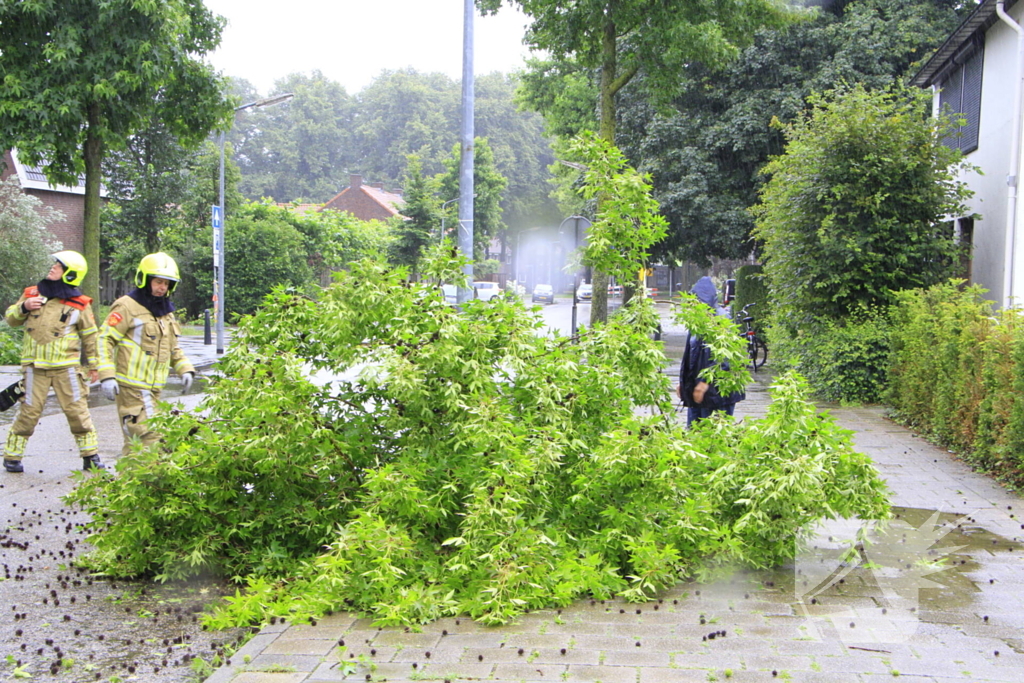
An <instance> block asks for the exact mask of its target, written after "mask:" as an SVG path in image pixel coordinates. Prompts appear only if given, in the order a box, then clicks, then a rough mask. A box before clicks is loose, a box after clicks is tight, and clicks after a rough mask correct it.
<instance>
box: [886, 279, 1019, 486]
mask: <svg viewBox="0 0 1024 683" xmlns="http://www.w3.org/2000/svg"><path fill="white" fill-rule="evenodd" d="M959 284H960V283H958V282H956V281H951V282H949V283H946V284H940V285H935V286H933V287H930V288H928V289H922V290H913V291H907V292H901V293H900V294H899V295H898V303H897V304H896V305H895V306H894V307H893V309H892V332H891V340H892V356H891V365H890V369H889V378H888V381H887V383H886V392H885V398H886V400H887V402H888V403H890V405H891V406H892V408H893V411H894V415H895V417H896V418H897V419H900V420H902V421H903V422H905V423H907V424H908V425H910V426H912V427H914V428H916V429H918V430H920V431H922V432H924V433H926V434H929V435H931V436H932V437H934V438H935V439H936V440H937V441H939V442H940V443H942V444H943V445H945V446H947V447H950V448H953V449H954V450H955V451H956V452H958V453H959V454H961V456H962V457H963V458H964V459H965V460H967V461H968V462H971V463H972V464H974V465H975V466H977V467H979V468H980V469H983V470H986V471H988V472H991V473H992V474H994V475H995V476H997V477H998V478H1000V479H1002V480H1004V481H1006V482H1008V483H1011V484H1013V485H1015V486H1021V485H1024V405H1022V401H1021V400H1020V398H1019V397H1020V396H1021V395H1022V394H1021V392H1022V391H1024V314H1022V313H1021V312H1020V311H1017V310H1013V309H1011V310H1002V311H998V312H995V311H993V304H992V302H990V301H987V300H985V299H984V298H983V295H984V290H983V289H981V288H980V287H976V286H974V287H967V288H963V289H961V288H960V287H959Z"/></svg>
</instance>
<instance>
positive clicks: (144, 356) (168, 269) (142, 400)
mask: <svg viewBox="0 0 1024 683" xmlns="http://www.w3.org/2000/svg"><path fill="white" fill-rule="evenodd" d="M180 280H181V277H180V276H179V275H178V264H177V263H175V262H174V259H173V258H171V257H170V256H168V255H167V254H165V253H163V252H158V253H155V254H149V255H147V256H146V257H145V258H143V259H142V261H140V262H139V267H138V269H137V270H136V271H135V289H133V290H132V291H130V292H128V294H126V295H125V296H122V297H121V298H120V299H118V300H117V301H115V302H114V305H113V306H112V307H111V309H110V314H109V315H107V320H106V322H104V323H103V326H102V328H101V329H100V343H99V373H100V381H101V383H102V387H103V395H104V396H105V397H106V398H107V399H109V400H111V401H116V403H117V415H118V418H119V419H120V421H121V429H122V431H123V432H124V448H123V449H122V450H121V454H122V455H125V454H127V453H128V451H129V449H130V448H131V444H132V442H133V441H134V440H135V439H138V440H140V441H142V443H143V444H145V445H147V446H148V445H150V444H152V443H154V442H156V441H158V440H159V439H160V435H159V434H158V433H156V432H154V431H151V430H150V428H149V426H148V421H149V418H150V417H152V416H153V415H154V414H155V413H156V405H157V402H158V401H159V400H160V394H161V392H162V391H163V388H164V385H165V384H166V383H167V376H168V375H169V374H170V371H171V370H172V369H173V370H174V372H176V373H177V374H178V375H180V376H181V380H182V385H183V386H182V393H183V394H187V393H188V392H189V390H190V389H191V388H192V380H193V378H194V377H195V368H193V367H192V364H191V363H190V362H189V361H188V358H186V357H185V353H184V352H183V351H182V350H181V347H180V346H179V345H178V337H179V336H180V335H181V326H180V325H179V324H178V321H177V320H176V319H175V317H174V304H173V303H172V302H171V299H170V296H171V292H173V291H174V287H175V286H176V285H177V284H178V282H179V281H180Z"/></svg>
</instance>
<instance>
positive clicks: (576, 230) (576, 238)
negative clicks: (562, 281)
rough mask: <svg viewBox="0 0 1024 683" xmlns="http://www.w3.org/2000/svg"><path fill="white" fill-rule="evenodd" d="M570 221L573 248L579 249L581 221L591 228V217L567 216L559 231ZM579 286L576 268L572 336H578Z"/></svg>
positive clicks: (573, 281)
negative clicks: (577, 294) (577, 293)
mask: <svg viewBox="0 0 1024 683" xmlns="http://www.w3.org/2000/svg"><path fill="white" fill-rule="evenodd" d="M569 221H572V222H573V227H572V248H573V249H574V250H575V249H579V248H580V221H586V222H587V225H586V227H587V228H589V227H590V226H591V222H590V219H589V218H587V217H586V216H569V217H568V218H566V219H565V220H563V221H562V222H561V223H559V224H558V231H559V232H561V231H562V226H564V225H565V224H566V223H568V222H569ZM579 288H580V269H579V268H576V269H575V272H574V273H573V276H572V336H573V337H575V336H576V304H578V303H579V300H578V299H577V297H576V291H577V290H578V289H579Z"/></svg>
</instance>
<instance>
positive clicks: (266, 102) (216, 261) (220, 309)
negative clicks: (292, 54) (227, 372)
mask: <svg viewBox="0 0 1024 683" xmlns="http://www.w3.org/2000/svg"><path fill="white" fill-rule="evenodd" d="M294 96H295V95H294V94H292V93H290V92H288V93H282V94H280V95H274V96H272V97H267V98H264V99H262V100H256V101H255V102H249V103H248V104H243V105H242V106H241V107H235V113H238V112H240V111H242V110H244V109H257V108H259V107H269V106H271V105H273V104H281V103H282V102H287V101H288V100H290V99H291V98H293V97H294ZM232 121H234V117H233V116H232ZM226 133H227V131H226V130H222V131H221V132H220V183H219V191H218V204H217V206H216V207H214V220H213V270H214V282H213V305H214V313H215V314H216V317H217V353H224V318H225V317H226V315H225V310H224V304H225V301H224V252H225V243H224V226H225V225H226V222H225V219H226V216H225V212H224V136H225V134H226ZM218 209H219V211H218ZM218 223H219V225H218Z"/></svg>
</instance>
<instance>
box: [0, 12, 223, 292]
mask: <svg viewBox="0 0 1024 683" xmlns="http://www.w3.org/2000/svg"><path fill="white" fill-rule="evenodd" d="M221 24H222V20H221V19H220V18H218V17H215V16H214V15H212V14H211V13H210V12H209V11H208V10H207V9H206V7H204V6H203V4H202V2H201V1H200V0H171V1H168V2H154V1H152V0H149V1H146V2H139V1H138V0H105V1H103V2H99V1H98V0H60V1H59V2H58V1H56V0H29V1H26V2H2V3H0V75H2V78H0V139H2V140H4V141H5V144H8V145H12V146H14V145H16V146H17V147H18V148H19V150H20V151H21V153H22V154H23V156H24V158H25V160H26V161H27V162H28V163H31V164H36V165H40V166H43V167H44V168H45V171H46V174H47V176H48V178H49V179H50V180H51V181H53V182H54V183H60V184H64V185H77V184H78V177H79V175H80V174H81V173H82V172H83V171H84V173H85V182H86V188H85V203H86V204H85V238H84V241H85V246H84V249H83V251H84V255H85V257H86V259H87V260H88V261H89V263H90V264H91V265H92V268H90V270H89V274H88V275H87V276H86V281H85V284H84V285H83V286H84V289H85V291H86V293H87V294H89V295H90V296H93V297H94V298H95V297H97V296H98V293H99V284H98V283H99V280H98V273H99V268H98V265H99V220H100V219H99V211H100V204H99V187H100V167H101V163H102V160H103V155H104V151H105V150H106V149H107V148H113V149H119V148H121V147H123V146H124V144H125V140H126V139H127V138H128V136H129V135H131V134H132V133H133V132H135V131H137V130H139V129H141V128H143V127H144V126H146V125H148V123H149V121H150V117H151V115H152V114H153V113H154V112H159V114H158V115H159V118H160V120H162V121H163V123H164V124H165V125H167V126H168V128H169V129H170V130H171V131H172V132H173V133H174V134H175V135H177V136H178V137H179V138H180V139H182V140H188V141H191V142H198V141H199V140H201V139H202V138H203V137H205V136H206V135H207V133H209V131H210V130H211V129H213V128H214V127H215V126H216V125H217V124H218V123H220V122H221V121H223V120H224V119H225V118H226V116H227V115H228V113H229V112H230V105H229V104H228V103H227V102H226V101H225V100H224V98H223V96H222V94H221V93H222V89H223V88H222V86H223V83H222V81H221V79H220V78H219V77H217V76H215V74H214V72H213V70H212V67H210V66H209V65H208V64H205V63H204V62H202V61H200V60H199V57H201V56H202V55H204V54H205V53H207V52H208V51H210V50H212V49H213V48H215V47H216V46H217V44H218V42H219V41H220V31H221Z"/></svg>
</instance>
